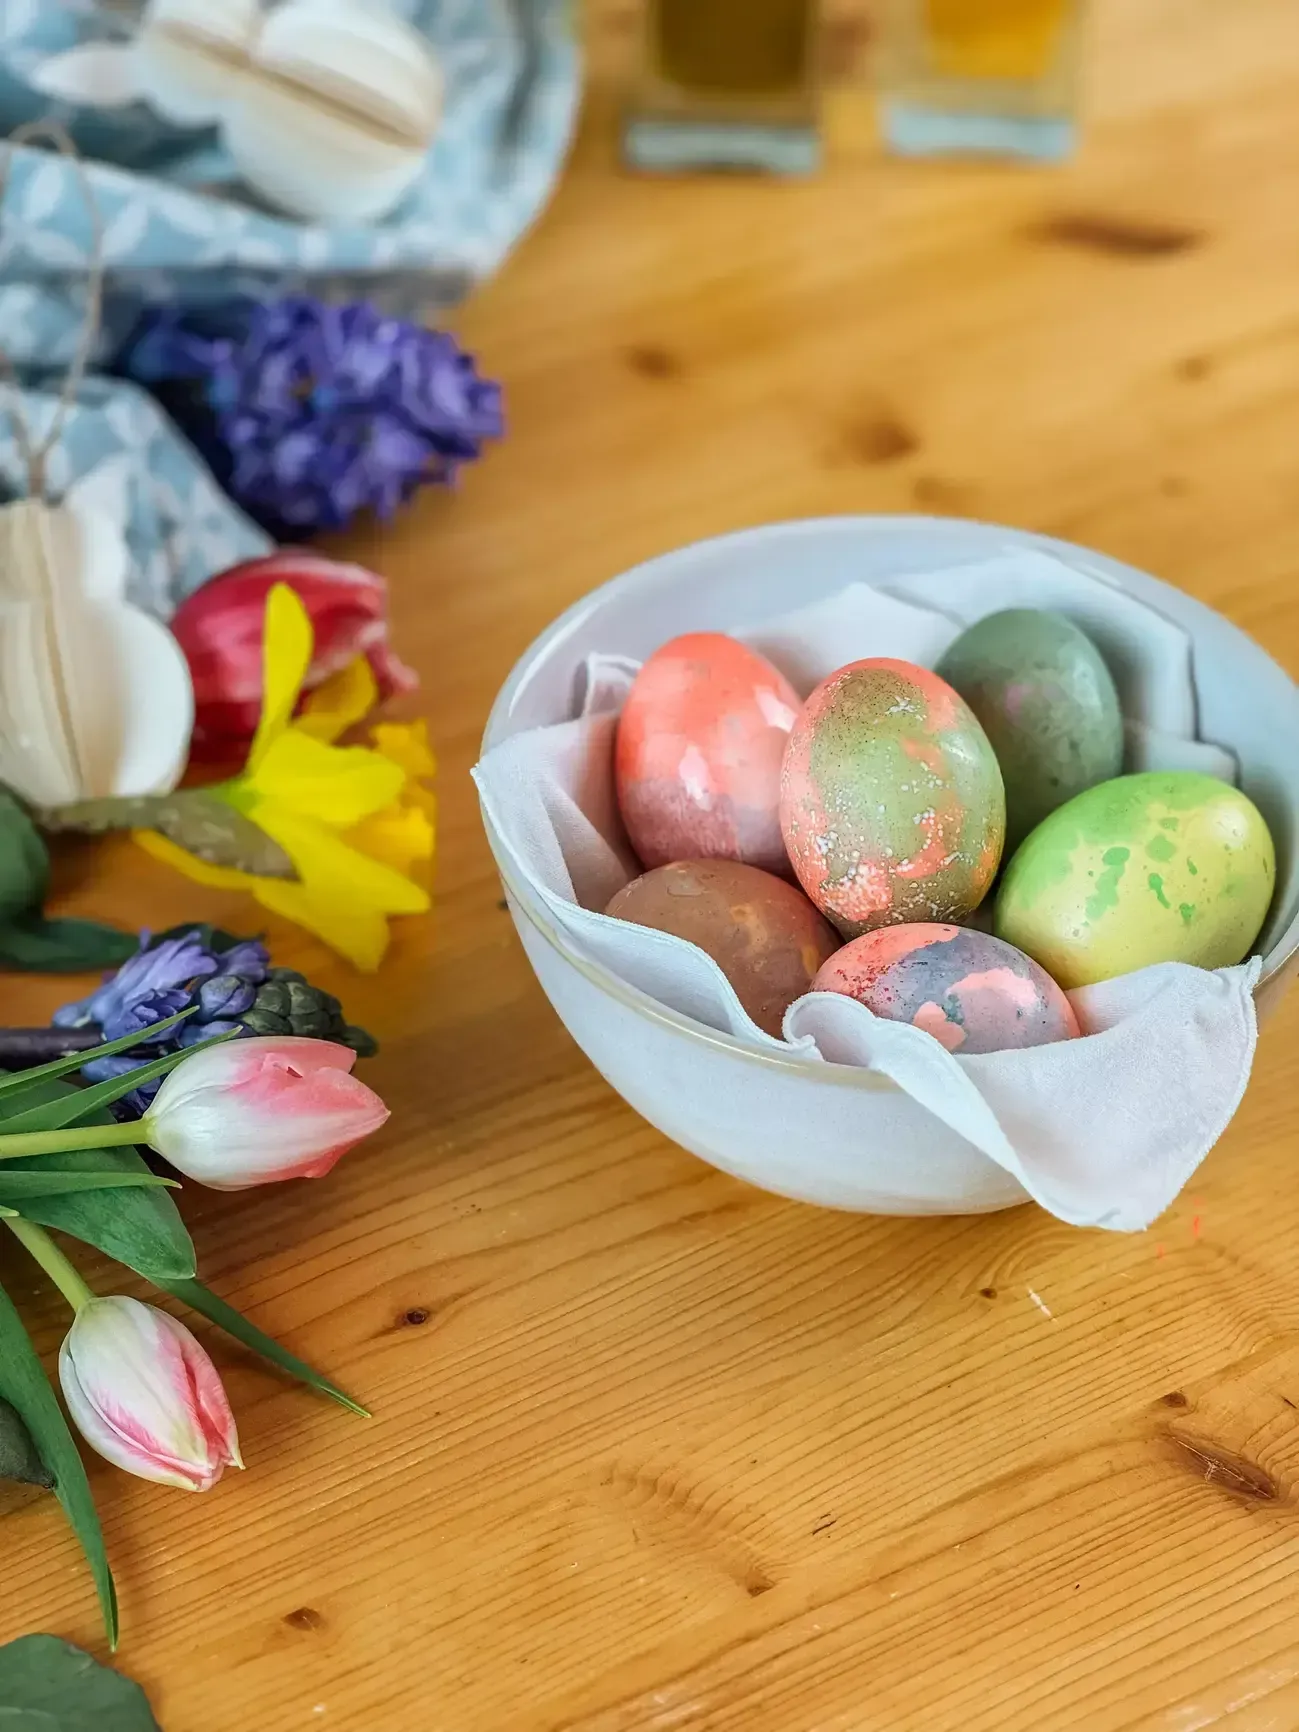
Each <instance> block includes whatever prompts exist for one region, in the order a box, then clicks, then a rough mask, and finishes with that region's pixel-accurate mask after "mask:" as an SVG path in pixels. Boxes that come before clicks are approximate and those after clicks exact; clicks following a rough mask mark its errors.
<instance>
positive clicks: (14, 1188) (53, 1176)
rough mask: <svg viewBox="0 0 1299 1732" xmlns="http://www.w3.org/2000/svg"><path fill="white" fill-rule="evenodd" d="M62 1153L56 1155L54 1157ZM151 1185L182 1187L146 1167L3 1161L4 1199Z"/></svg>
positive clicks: (0, 1197) (0, 1189)
mask: <svg viewBox="0 0 1299 1732" xmlns="http://www.w3.org/2000/svg"><path fill="white" fill-rule="evenodd" d="M59 1158H60V1157H59V1156H57V1155H55V1156H54V1157H53V1159H54V1160H58V1159H59ZM150 1188H158V1189H162V1190H170V1191H178V1190H179V1189H180V1186H179V1185H178V1184H177V1182H176V1180H175V1179H164V1178H162V1177H161V1176H160V1175H159V1174H157V1173H151V1172H150V1171H149V1170H148V1168H147V1167H146V1168H145V1170H144V1171H143V1172H140V1173H109V1172H104V1173H77V1172H70V1171H68V1170H67V1169H66V1168H64V1169H61V1170H59V1171H57V1172H56V1171H53V1170H47V1171H45V1172H33V1171H32V1169H31V1168H30V1167H29V1166H26V1165H21V1166H20V1165H19V1164H18V1163H17V1162H16V1161H6V1162H4V1163H3V1164H2V1165H0V1202H2V1203H14V1202H19V1201H21V1202H26V1201H27V1199H28V1198H29V1197H61V1196H65V1195H68V1194H70V1193H72V1192H77V1191H127V1190H136V1189H144V1190H148V1189H150Z"/></svg>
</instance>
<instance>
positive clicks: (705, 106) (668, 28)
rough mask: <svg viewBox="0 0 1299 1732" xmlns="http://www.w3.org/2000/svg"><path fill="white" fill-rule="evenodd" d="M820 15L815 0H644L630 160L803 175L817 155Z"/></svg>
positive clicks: (627, 128)
mask: <svg viewBox="0 0 1299 1732" xmlns="http://www.w3.org/2000/svg"><path fill="white" fill-rule="evenodd" d="M818 11H819V6H818V4H817V0H647V4H646V11H645V33H644V42H643V55H642V66H641V70H640V76H639V79H638V81H637V85H636V89H635V92H634V95H633V98H632V102H631V105H630V107H629V109H628V113H627V116H626V120H625V123H624V127H623V148H624V153H625V155H626V158H627V161H628V162H629V163H630V164H631V165H632V166H633V167H635V168H640V169H649V170H668V171H671V170H688V169H694V168H734V169H759V170H767V171H769V172H771V173H776V174H807V173H810V172H811V171H812V170H813V169H815V168H816V167H817V165H818V163H819V161H820V137H819V124H818V103H817V79H816V71H815V63H816V52H817V35H816V27H817V14H818Z"/></svg>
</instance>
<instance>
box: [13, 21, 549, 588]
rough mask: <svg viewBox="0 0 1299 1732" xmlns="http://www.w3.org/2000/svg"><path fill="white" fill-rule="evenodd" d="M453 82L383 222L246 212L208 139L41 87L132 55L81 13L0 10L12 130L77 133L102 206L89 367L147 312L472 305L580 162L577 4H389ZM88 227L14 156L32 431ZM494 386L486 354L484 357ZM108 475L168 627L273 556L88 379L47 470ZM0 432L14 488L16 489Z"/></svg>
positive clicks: (154, 419)
mask: <svg viewBox="0 0 1299 1732" xmlns="http://www.w3.org/2000/svg"><path fill="white" fill-rule="evenodd" d="M392 3H393V4H394V6H395V9H396V10H398V11H399V12H401V13H402V14H403V16H405V17H406V18H407V19H408V20H409V21H410V22H411V23H413V24H414V25H416V26H417V27H418V28H419V29H420V30H422V31H423V32H424V34H425V35H427V37H428V38H429V40H430V42H431V43H432V45H433V48H434V51H435V53H436V55H437V57H438V59H439V61H440V63H441V65H442V68H443V71H444V73H445V76H446V84H447V94H446V108H445V113H444V115H443V119H442V123H441V127H440V129H439V132H438V135H437V138H436V139H435V141H434V143H433V146H432V148H431V149H430V151H429V155H428V160H427V163H426V166H425V170H424V173H423V175H422V177H421V179H420V180H419V181H418V182H417V184H416V185H415V187H414V189H413V190H412V191H411V192H410V193H409V194H408V195H407V197H406V198H405V199H404V200H403V201H402V203H401V205H400V206H399V207H398V209H397V210H396V211H395V212H394V213H393V214H392V215H391V216H390V217H389V218H387V219H386V220H385V221H384V222H383V223H381V224H377V225H375V226H371V227H361V226H349V227H324V226H321V225H317V224H309V223H301V222H295V221H293V220H292V219H291V218H286V217H283V216H279V215H276V214H274V213H272V212H270V211H268V210H265V209H262V208H259V207H257V206H256V205H255V204H254V203H253V202H251V201H249V199H248V196H247V194H246V193H245V192H244V190H243V189H242V187H241V185H240V183H239V182H238V180H237V178H236V176H235V172H234V169H233V166H232V164H231V163H230V161H229V159H228V158H227V157H226V155H225V152H224V151H223V149H222V147H221V145H220V143H219V141H218V140H217V139H216V136H215V134H214V133H213V132H210V131H203V132H194V131H186V130H182V129H179V128H174V127H171V126H170V125H169V124H168V123H167V122H165V121H163V120H162V119H160V118H159V117H158V116H157V115H156V114H155V113H153V112H152V111H151V110H150V109H148V108H147V107H145V106H144V105H143V104H138V103H137V104H132V105H130V106H129V107H126V108H119V109H103V108H100V109H88V108H80V107H75V108H74V107H71V106H70V105H68V104H67V103H64V102H55V101H52V100H51V99H50V98H48V97H46V96H43V95H41V94H40V93H39V91H38V90H37V88H36V87H35V85H34V83H33V80H35V79H38V78H39V72H40V67H41V66H42V64H43V63H44V62H45V61H46V60H48V59H50V58H51V57H53V56H56V55H59V54H62V53H64V52H66V51H67V50H68V49H70V48H73V47H75V46H77V45H78V44H79V43H84V42H86V41H95V40H120V39H121V36H122V28H121V25H120V21H119V23H117V24H115V23H114V20H113V17H112V13H111V11H110V9H109V8H108V7H103V8H100V7H96V6H94V5H92V4H90V3H89V0H0V133H8V132H10V131H12V130H13V129H14V128H15V127H17V126H19V125H21V124H23V123H24V122H26V121H31V120H35V119H40V118H43V117H49V118H52V119H55V120H57V121H59V122H60V123H61V124H62V125H63V126H65V127H66V128H67V130H68V132H69V133H70V134H71V136H72V138H73V141H74V143H75V144H76V146H77V149H78V152H79V153H80V155H81V158H82V162H83V165H84V171H85V175H86V177H87V178H88V181H89V185H90V188H91V189H92V191H93V195H94V199H95V203H96V207H97V210H98V213H99V221H100V223H101V225H102V230H103V251H104V261H105V267H106V275H105V309H104V327H103V331H102V333H101V335H100V339H99V344H98V351H97V357H96V358H97V360H98V361H99V362H101V363H103V362H104V361H106V360H107V359H108V358H109V357H110V356H111V355H112V354H113V353H114V352H115V350H116V349H117V348H118V347H119V346H120V344H121V342H122V340H123V339H124V337H125V335H126V333H127V332H128V330H129V329H130V327H131V326H132V325H133V324H134V322H135V320H136V318H137V317H138V316H139V313H140V310H141V308H142V307H143V306H145V305H148V304H153V303H158V302H168V301H174V300H177V299H180V300H182V301H184V302H186V303H189V304H194V303H198V302H201V301H210V300H221V299H224V298H226V297H228V296H231V295H236V294H252V295H255V296H257V297H259V298H262V299H267V298H270V297H272V296H276V295H280V294H285V293H288V292H291V291H294V290H304V291H306V292H309V293H311V294H315V295H319V296H324V297H327V298H329V299H347V298H353V299H359V298H367V299H372V300H375V301H377V302H378V303H379V304H380V305H381V306H383V307H384V308H385V309H387V310H389V311H392V312H397V313H403V314H409V315H417V314H420V313H423V312H426V311H428V310H429V309H430V308H433V307H437V306H445V305H448V304H450V303H452V302H454V301H456V300H458V299H460V298H461V297H462V296H463V295H464V294H465V293H466V292H467V291H468V290H469V289H470V288H471V287H472V286H473V285H474V284H475V283H476V282H478V281H480V280H482V279H483V278H485V277H487V276H489V275H490V274H491V273H492V271H494V270H495V269H496V267H497V266H498V265H499V264H500V263H501V261H502V260H503V259H504V257H505V255H506V254H507V253H508V251H509V250H510V248H511V247H512V246H513V244H514V243H515V242H516V241H517V240H518V239H519V237H520V236H521V235H522V234H523V232H524V231H525V230H526V229H527V227H528V226H529V225H530V224H531V222H532V221H533V220H534V218H535V217H536V216H537V215H538V213H539V212H540V210H541V208H542V205H543V204H544V202H545V199H546V196H547V194H548V192H549V190H550V188H551V186H552V184H553V182H554V180H555V177H556V175H557V174H558V172H559V169H560V166H561V164H562V161H563V157H564V153H565V151H566V148H567V144H568V139H569V134H570V131H571V127H572V123H573V116H574V112H575V109H576V97H577V90H578V61H577V51H576V47H575V44H574V41H573V38H572V32H571V28H570V24H569V7H570V0H392ZM91 234H92V225H91V218H90V214H89V212H88V211H87V209H86V200H85V194H84V190H83V182H82V177H81V173H80V171H79V170H78V169H77V168H76V167H75V166H74V165H71V164H69V163H67V162H66V161H64V160H63V159H62V158H60V157H58V156H56V155H54V154H52V153H49V152H46V151H44V150H39V149H28V148H19V149H18V150H15V151H14V152H13V153H12V160H11V162H10V165H9V179H8V186H7V192H6V196H5V201H4V205H3V209H2V210H0V345H3V349H4V351H5V353H6V354H7V355H8V356H9V357H10V359H11V360H12V361H13V363H14V364H15V366H16V367H17V368H18V370H19V375H20V378H21V380H22V383H23V386H24V399H25V405H24V406H25V408H26V410H27V413H28V419H29V421H30V422H32V423H33V424H34V426H35V428H36V429H37V431H39V428H40V426H41V424H42V420H43V417H44V416H45V415H47V414H48V413H49V410H50V407H51V406H52V403H53V400H54V399H53V395H52V391H53V390H54V388H55V387H53V386H51V387H50V388H49V389H47V388H46V386H47V383H48V381H49V380H50V378H51V376H52V375H53V374H54V373H56V372H57V371H58V370H59V369H61V368H63V367H64V366H65V365H66V363H67V361H68V359H69V357H70V356H71V354H72V352H73V349H74V347H75V344H76V339H77V335H78V333H79V331H80V330H81V327H82V320H83V308H84V292H85V282H86V265H87V259H88V256H89V251H90V241H91ZM488 364H489V370H490V357H489V358H488ZM106 460H113V461H109V464H108V467H109V471H110V472H112V473H113V475H114V477H115V481H114V485H115V486H116V488H117V491H118V493H119V495H120V496H121V498H122V499H123V501H124V503H125V507H126V509H127V512H128V516H127V520H126V523H127V534H128V539H129V542H130V545H131V550H132V554H133V557H134V565H135V568H136V577H135V587H134V599H135V600H136V601H138V602H139V603H140V604H141V605H142V606H146V607H149V608H150V609H152V610H153V611H155V612H158V613H160V614H162V615H164V616H165V615H167V614H169V613H170V612H171V611H172V609H173V608H174V607H175V605H176V604H177V602H179V601H180V600H181V599H182V598H183V597H184V596H185V595H187V594H189V592H190V591H191V590H193V589H195V588H197V587H198V586H199V585H200V584H201V583H203V582H205V581H206V579H207V578H208V577H210V576H211V575H213V573H214V572H216V571H219V570H221V569H222V568H223V567H225V566H227V565H230V564H233V563H234V562H235V561H236V560H239V559H242V558H247V557H250V556H251V555H253V554H255V553H257V552H260V551H262V550H264V548H265V547H266V545H267V542H266V538H265V536H264V535H263V534H262V532H261V531H260V530H259V529H257V528H255V527H254V526H253V525H252V524H251V523H250V522H249V521H248V520H247V519H246V518H244V517H243V516H242V515H241V514H240V513H239V512H238V511H237V510H236V509H235V507H234V506H233V505H231V504H230V502H229V501H228V500H226V499H225V497H224V496H223V495H222V494H221V493H220V491H219V490H218V489H217V487H216V485H215V483H214V482H213V481H212V479H211V477H210V476H209V475H208V473H207V471H206V469H205V468H204V466H203V464H202V463H201V462H200V460H199V459H198V457H197V456H196V455H195V453H194V452H193V450H192V449H191V448H190V447H189V446H188V445H187V444H186V443H185V441H184V440H183V439H182V438H181V436H180V435H179V434H178V433H177V432H176V430H175V429H174V428H173V427H172V426H171V424H170V422H169V421H168V420H167V419H166V417H165V416H164V415H163V414H162V412H161V411H160V410H159V409H158V408H157V406H156V405H155V404H154V403H153V402H152V400H151V399H150V398H149V397H148V396H147V395H145V394H143V393H142V392H140V391H139V390H137V389H135V388H134V387H132V386H130V385H127V384H125V383H123V382H121V381H118V380H116V379H112V378H109V377H106V376H103V375H101V376H98V377H92V378H90V379H88V380H87V381H86V383H85V385H84V387H83V389H82V391H81V392H80V394H79V397H78V401H77V404H76V406H75V408H74V410H73V412H72V414H71V416H70V418H69V423H68V428H67V434H66V437H65V439H64V440H63V441H62V444H61V449H60V450H59V451H58V452H57V453H55V455H54V458H53V460H52V462H51V464H50V471H49V484H50V489H51V491H63V490H66V489H67V488H68V487H69V486H71V485H72V484H74V483H75V482H77V481H78V480H80V479H82V478H84V477H85V476H86V475H87V474H89V473H90V472H91V471H92V470H94V469H96V467H97V466H98V465H100V464H103V463H105V461H106ZM19 470H20V465H19V463H18V458H17V452H16V450H15V449H14V446H13V444H12V442H11V440H10V439H9V438H8V436H7V434H4V433H0V487H3V488H5V489H6V490H7V491H8V492H9V493H10V494H12V493H15V492H20V491H22V487H23V477H22V476H21V474H20V472H19Z"/></svg>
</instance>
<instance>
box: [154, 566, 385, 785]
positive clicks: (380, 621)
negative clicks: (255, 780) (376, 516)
mask: <svg viewBox="0 0 1299 1732" xmlns="http://www.w3.org/2000/svg"><path fill="white" fill-rule="evenodd" d="M277 583H287V584H288V586H289V588H290V589H292V590H293V591H295V593H296V594H297V596H298V597H299V599H300V600H301V602H302V604H303V606H304V607H305V608H306V610H307V613H308V614H309V616H310V618H311V624H312V629H313V631H314V633H315V649H314V652H313V654H312V658H311V666H310V667H309V668H308V670H307V677H306V679H305V680H304V681H303V685H302V690H303V692H304V694H305V693H307V692H311V691H314V690H315V688H316V687H317V686H318V685H320V684H321V682H322V681H324V680H326V679H328V678H329V676H330V675H331V674H335V673H337V672H339V670H340V669H341V668H345V667H346V666H347V664H348V663H349V662H351V661H353V660H355V658H356V657H357V656H359V655H363V656H365V657H367V659H368V660H369V663H370V666H371V668H372V669H373V670H374V677H375V680H376V682H377V684H378V687H379V696H380V698H381V699H382V698H386V697H390V696H391V695H392V694H393V693H394V692H409V691H413V690H414V689H415V687H416V686H417V685H418V684H419V681H418V679H417V677H416V676H415V674H414V673H412V672H411V670H410V669H409V668H408V667H407V666H406V665H405V663H404V662H401V661H398V659H397V657H396V656H395V655H394V654H393V653H392V650H391V649H390V648H389V647H388V586H387V585H386V584H385V583H384V581H383V579H382V578H381V577H378V576H376V575H375V573H374V572H372V571H367V570H366V569H365V567H364V566H360V565H344V564H342V563H341V562H340V561H338V560H336V559H326V558H324V557H323V556H322V555H321V554H318V553H309V552H306V551H304V550H298V549H286V550H283V551H281V552H279V553H272V554H269V555H268V556H267V557H266V558H265V559H250V560H248V561H246V562H245V563H244V564H243V565H236V566H232V567H231V569H230V570H229V571H225V572H222V573H220V575H219V576H217V577H214V578H212V580H211V581H210V582H208V583H205V584H204V585H203V587H202V589H198V590H195V592H194V594H193V595H191V596H190V597H189V598H188V600H186V601H183V602H182V603H181V605H180V607H179V608H178V609H177V610H176V613H175V615H174V616H173V618H172V620H171V629H172V631H173V633H174V634H175V636H176V639H177V641H178V642H179V644H180V647H181V649H182V650H183V651H184V652H185V659H186V661H187V662H188V663H189V671H190V676H191V678H192V679H193V682H194V703H195V722H194V736H193V740H192V743H191V747H190V755H191V758H192V759H193V760H194V761H196V762H205V763H214V762H222V763H223V762H231V763H234V762H239V763H242V762H243V759H244V755H245V753H246V751H247V748H248V744H249V742H250V741H251V739H252V737H253V733H254V731H255V730H256V727H257V718H258V716H259V715H260V714H261V708H262V633H263V630H264V628H265V622H266V597H267V596H268V595H269V594H270V591H271V588H272V586H273V585H274V584H277Z"/></svg>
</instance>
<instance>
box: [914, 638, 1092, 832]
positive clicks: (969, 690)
mask: <svg viewBox="0 0 1299 1732" xmlns="http://www.w3.org/2000/svg"><path fill="white" fill-rule="evenodd" d="M935 671H936V672H937V673H939V674H940V675H941V676H942V678H943V679H945V680H946V681H947V683H948V684H949V685H951V686H955V688H956V690H957V691H958V692H959V693H960V694H961V696H962V697H963V698H964V699H965V701H966V703H967V704H968V705H969V706H970V708H971V709H972V710H973V711H974V713H975V715H976V716H977V717H978V718H979V720H980V721H981V722H982V723H983V729H984V732H985V733H986V734H987V736H988V738H989V739H990V740H991V741H992V749H993V751H994V752H996V754H997V761H998V763H999V764H1000V765H1001V774H1002V778H1003V780H1004V781H1005V784H1006V853H1007V855H1008V856H1009V854H1010V852H1011V850H1012V849H1014V848H1015V847H1017V846H1018V845H1019V843H1020V842H1021V841H1023V839H1024V837H1025V836H1027V835H1028V833H1029V831H1030V830H1032V829H1035V828H1036V826H1037V825H1038V824H1040V823H1041V821H1042V819H1043V818H1045V817H1047V816H1049V814H1050V813H1052V812H1054V811H1055V809H1056V807H1057V806H1063V804H1064V803H1065V801H1066V800H1072V799H1073V797H1074V795H1075V794H1081V793H1082V792H1083V791H1084V790H1085V789H1087V788H1092V787H1095V785H1096V784H1097V782H1106V781H1108V780H1109V779H1110V777H1112V776H1117V775H1118V774H1119V771H1120V770H1121V769H1122V768H1123V716H1122V713H1121V712H1120V710H1119V698H1118V693H1117V692H1116V691H1115V689H1114V681H1113V679H1112V678H1111V677H1110V670H1109V669H1108V668H1107V667H1106V666H1105V663H1104V662H1103V661H1102V660H1101V657H1100V652H1099V651H1098V650H1097V648H1096V646H1095V644H1093V643H1092V641H1091V639H1090V638H1089V637H1087V636H1086V635H1085V634H1084V633H1083V632H1081V631H1079V629H1078V627H1077V626H1076V625H1074V623H1073V621H1072V620H1068V619H1066V618H1065V616H1064V615H1063V614H1062V613H1051V612H1048V611H1047V610H1046V609H1043V608H1035V607H1012V608H1007V609H1006V610H1005V612H1003V613H990V614H988V616H987V617H986V618H985V619H981V620H980V621H979V622H978V624H977V625H972V626H971V627H970V629H969V630H968V631H966V632H962V634H961V636H960V637H958V638H957V640H956V642H955V643H954V644H953V645H952V646H951V648H950V649H949V650H948V651H947V654H946V655H945V656H944V657H943V659H942V660H941V661H940V662H939V664H938V667H937V669H936V670H935Z"/></svg>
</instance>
